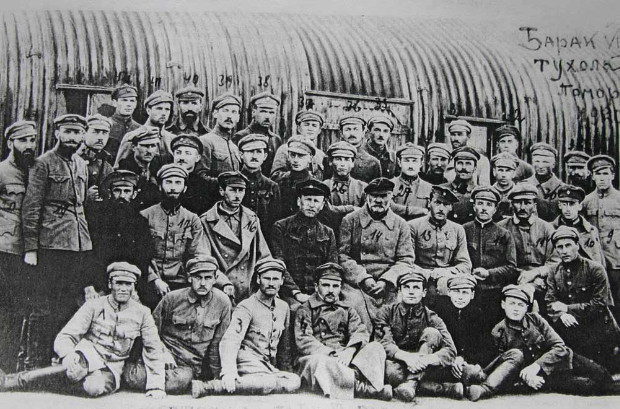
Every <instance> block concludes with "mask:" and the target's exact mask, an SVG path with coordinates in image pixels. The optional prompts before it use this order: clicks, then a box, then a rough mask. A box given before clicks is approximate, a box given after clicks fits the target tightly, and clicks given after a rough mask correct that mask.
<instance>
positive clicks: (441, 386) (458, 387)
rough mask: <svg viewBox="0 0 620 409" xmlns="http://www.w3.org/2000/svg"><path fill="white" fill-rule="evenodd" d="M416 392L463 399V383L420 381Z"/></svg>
mask: <svg viewBox="0 0 620 409" xmlns="http://www.w3.org/2000/svg"><path fill="white" fill-rule="evenodd" d="M418 392H420V393H422V394H425V395H428V396H442V397H446V398H451V399H457V400H460V399H463V384H462V383H460V382H457V383H448V382H446V383H438V382H429V381H422V382H420V386H419V387H418Z"/></svg>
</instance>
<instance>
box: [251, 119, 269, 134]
mask: <svg viewBox="0 0 620 409" xmlns="http://www.w3.org/2000/svg"><path fill="white" fill-rule="evenodd" d="M248 128H249V130H250V131H252V133H260V134H261V135H265V136H271V135H270V133H271V132H270V131H271V128H269V127H265V126H262V125H260V124H259V123H258V122H256V121H255V120H253V119H252V122H250V125H248Z"/></svg>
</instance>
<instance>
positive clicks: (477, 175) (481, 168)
mask: <svg viewBox="0 0 620 409" xmlns="http://www.w3.org/2000/svg"><path fill="white" fill-rule="evenodd" d="M471 131H472V128H471V124H470V123H469V122H467V121H465V120H464V119H457V120H454V121H452V122H450V124H449V125H448V139H449V140H450V145H451V146H452V151H455V150H457V149H459V148H465V147H467V148H469V149H471V150H473V151H475V152H476V153H477V154H478V156H479V159H478V160H477V161H476V162H477V163H476V168H475V170H474V174H473V175H472V180H473V182H474V183H475V184H476V185H485V186H488V185H490V184H491V166H490V164H489V159H487V157H486V156H485V155H484V153H483V152H478V151H476V150H475V149H474V148H472V147H470V146H468V145H467V144H468V143H469V138H470V137H471ZM451 159H452V160H451V161H450V163H449V164H448V167H447V168H446V172H445V173H444V176H445V178H446V179H447V180H448V182H452V181H454V179H455V178H456V174H457V173H458V172H459V171H458V170H457V169H456V162H455V161H454V156H452V158H451Z"/></svg>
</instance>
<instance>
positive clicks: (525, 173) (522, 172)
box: [512, 158, 534, 183]
mask: <svg viewBox="0 0 620 409" xmlns="http://www.w3.org/2000/svg"><path fill="white" fill-rule="evenodd" d="M532 176H534V167H533V166H532V165H530V164H529V163H527V162H526V161H524V160H523V159H521V158H517V169H515V175H514V178H513V179H512V180H513V182H515V183H516V182H520V181H522V180H525V179H528V178H531V177H532Z"/></svg>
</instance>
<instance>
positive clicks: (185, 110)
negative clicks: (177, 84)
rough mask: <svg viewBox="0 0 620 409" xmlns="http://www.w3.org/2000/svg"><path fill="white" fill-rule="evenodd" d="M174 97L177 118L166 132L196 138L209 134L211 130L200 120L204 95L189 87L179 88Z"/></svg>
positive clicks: (198, 90) (199, 90)
mask: <svg viewBox="0 0 620 409" xmlns="http://www.w3.org/2000/svg"><path fill="white" fill-rule="evenodd" d="M174 95H175V97H176V99H177V106H178V107H179V116H178V118H177V119H176V121H175V122H174V123H173V124H172V125H170V126H169V127H168V128H166V130H167V131H168V132H171V133H173V134H175V135H177V136H178V135H192V136H196V137H198V136H200V135H204V134H206V133H209V132H211V129H209V127H208V126H205V124H203V122H202V120H201V119H200V116H201V115H202V110H203V108H204V104H203V98H204V97H205V93H204V92H203V91H202V90H201V89H200V88H196V87H192V86H189V87H185V88H181V89H180V90H178V91H177V92H176V93H175V94H174Z"/></svg>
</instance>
